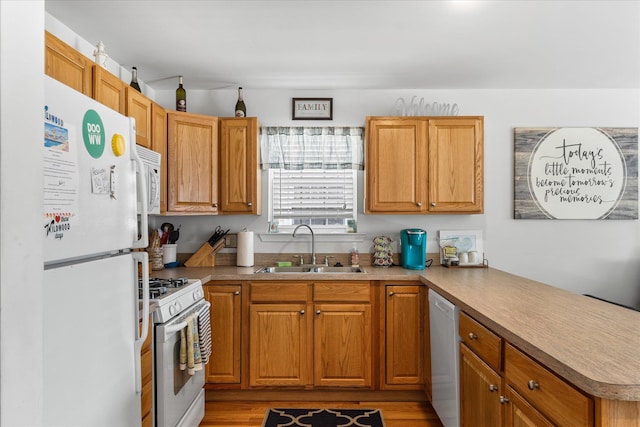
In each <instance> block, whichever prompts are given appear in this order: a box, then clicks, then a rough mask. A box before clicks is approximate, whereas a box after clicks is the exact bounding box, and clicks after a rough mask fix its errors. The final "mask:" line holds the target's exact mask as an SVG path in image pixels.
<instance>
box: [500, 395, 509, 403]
mask: <svg viewBox="0 0 640 427" xmlns="http://www.w3.org/2000/svg"><path fill="white" fill-rule="evenodd" d="M500 403H501V404H503V405H504V404H505V403H509V398H508V397H505V396H500Z"/></svg>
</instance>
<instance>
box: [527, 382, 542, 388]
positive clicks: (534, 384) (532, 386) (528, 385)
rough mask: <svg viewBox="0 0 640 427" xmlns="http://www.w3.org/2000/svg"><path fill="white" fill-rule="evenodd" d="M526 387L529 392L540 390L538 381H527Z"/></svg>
mask: <svg viewBox="0 0 640 427" xmlns="http://www.w3.org/2000/svg"><path fill="white" fill-rule="evenodd" d="M527 387H529V390H535V389H539V388H540V384H539V383H538V381H534V380H529V381H528V382H527Z"/></svg>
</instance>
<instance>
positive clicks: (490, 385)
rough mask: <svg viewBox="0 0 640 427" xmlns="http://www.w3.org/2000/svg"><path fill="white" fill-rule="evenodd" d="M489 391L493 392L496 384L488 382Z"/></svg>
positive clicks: (496, 388) (496, 387)
mask: <svg viewBox="0 0 640 427" xmlns="http://www.w3.org/2000/svg"><path fill="white" fill-rule="evenodd" d="M489 391H490V392H491V393H493V392H494V391H498V386H497V385H495V384H489Z"/></svg>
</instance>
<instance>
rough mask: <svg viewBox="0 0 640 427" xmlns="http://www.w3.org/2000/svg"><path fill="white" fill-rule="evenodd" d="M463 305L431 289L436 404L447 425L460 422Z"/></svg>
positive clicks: (456, 424)
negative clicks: (461, 321) (460, 333)
mask: <svg viewBox="0 0 640 427" xmlns="http://www.w3.org/2000/svg"><path fill="white" fill-rule="evenodd" d="M459 311H460V310H459V309H458V307H456V306H455V305H453V304H452V303H451V302H449V301H448V300H446V299H445V298H443V297H442V296H441V295H439V294H437V293H436V292H434V291H433V290H432V289H429V325H430V326H429V329H430V332H431V382H432V387H433V390H432V391H433V396H432V402H431V403H432V405H433V409H435V411H436V413H437V414H438V417H439V418H440V421H442V424H443V425H444V427H459V426H460V349H459V343H460V336H459V335H458V315H459Z"/></svg>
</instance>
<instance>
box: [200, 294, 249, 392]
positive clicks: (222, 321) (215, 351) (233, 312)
mask: <svg viewBox="0 0 640 427" xmlns="http://www.w3.org/2000/svg"><path fill="white" fill-rule="evenodd" d="M204 290H205V299H206V300H207V301H209V302H210V303H211V307H210V308H209V314H210V319H211V325H212V334H211V347H212V350H211V351H212V353H211V357H210V358H209V362H208V363H207V364H206V365H205V380H206V382H207V383H215V384H237V385H240V381H241V377H240V355H241V338H242V335H241V334H242V331H241V322H240V320H241V307H242V284H240V283H222V284H209V285H207V286H205V287H204Z"/></svg>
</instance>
